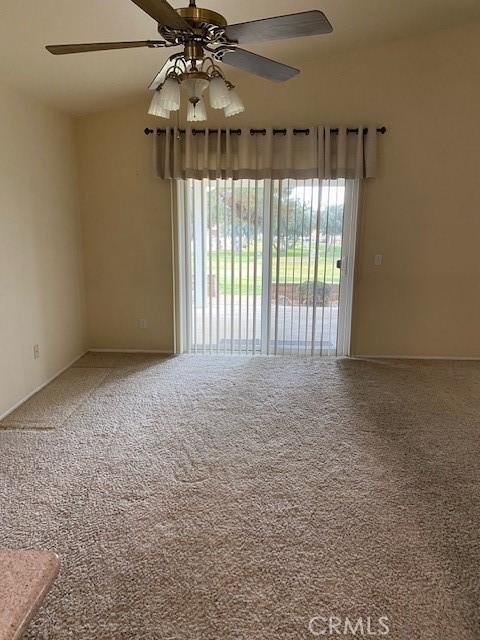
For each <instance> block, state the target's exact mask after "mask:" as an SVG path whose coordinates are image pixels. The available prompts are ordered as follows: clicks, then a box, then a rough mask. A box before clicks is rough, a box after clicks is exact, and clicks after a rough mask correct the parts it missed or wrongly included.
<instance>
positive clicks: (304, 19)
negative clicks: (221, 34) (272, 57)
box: [225, 11, 333, 44]
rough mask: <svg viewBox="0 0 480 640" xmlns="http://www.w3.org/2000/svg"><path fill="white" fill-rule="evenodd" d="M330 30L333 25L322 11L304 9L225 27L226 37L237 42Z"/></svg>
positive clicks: (313, 34) (283, 37)
mask: <svg viewBox="0 0 480 640" xmlns="http://www.w3.org/2000/svg"><path fill="white" fill-rule="evenodd" d="M331 31H333V27H332V25H331V24H330V22H329V21H328V19H327V17H326V16H325V14H324V13H323V12H322V11H304V12H302V13H292V14H290V15H287V16H276V17H275V18H265V19H264V20H253V21H252V22H242V23H240V24H230V25H228V27H225V35H226V36H227V38H228V39H229V40H233V41H235V42H238V43H239V44H244V43H245V42H262V41H265V40H283V39H286V38H303V37H305V36H317V35H321V34H324V33H330V32H331Z"/></svg>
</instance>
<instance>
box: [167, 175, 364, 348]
mask: <svg viewBox="0 0 480 640" xmlns="http://www.w3.org/2000/svg"><path fill="white" fill-rule="evenodd" d="M357 191H358V184H357V183H356V182H355V181H348V180H347V181H346V180H323V181H321V180H293V179H290V180H271V181H270V180H186V181H179V182H178V192H177V205H178V206H177V217H176V221H177V232H178V238H177V248H178V251H177V253H178V278H177V281H178V288H177V290H178V293H179V296H178V305H177V310H178V314H179V322H178V329H179V350H180V351H184V352H194V353H219V354H225V353H237V354H238V353H243V354H258V353H264V354H279V355H290V354H292V355H303V356H304V355H336V354H340V355H344V354H347V353H348V348H349V327H350V318H349V314H350V308H351V286H352V278H351V275H352V274H351V273H349V269H348V268H347V267H350V266H351V267H353V251H354V246H355V228H354V227H355V221H356V206H357ZM351 270H352V269H350V271H351Z"/></svg>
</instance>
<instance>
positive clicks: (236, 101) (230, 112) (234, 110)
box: [223, 89, 245, 118]
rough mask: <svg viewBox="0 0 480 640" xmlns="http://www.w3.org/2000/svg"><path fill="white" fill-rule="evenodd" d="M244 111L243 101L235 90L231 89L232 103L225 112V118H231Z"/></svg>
mask: <svg viewBox="0 0 480 640" xmlns="http://www.w3.org/2000/svg"><path fill="white" fill-rule="evenodd" d="M244 111H245V105H244V104H243V102H242V99H241V98H240V96H239V95H238V93H237V92H236V91H235V89H230V103H229V104H228V105H227V106H226V107H225V109H224V110H223V112H224V114H225V117H226V118H230V117H231V116H236V115H238V114H239V113H243V112H244Z"/></svg>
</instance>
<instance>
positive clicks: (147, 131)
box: [144, 127, 387, 136]
mask: <svg viewBox="0 0 480 640" xmlns="http://www.w3.org/2000/svg"><path fill="white" fill-rule="evenodd" d="M165 131H166V129H149V128H148V127H147V128H146V129H145V130H144V133H145V135H146V136H149V135H150V134H152V133H156V134H157V135H160V134H161V133H165ZM178 131H179V132H180V133H185V129H179V130H178ZM220 131H221V132H223V131H225V129H221V130H220ZM209 132H210V133H218V129H209ZM358 132H359V130H358V129H347V133H358ZM198 133H205V129H192V134H193V135H194V136H195V135H197V134H198ZM230 133H233V134H237V135H240V134H241V133H242V130H241V129H230ZM256 133H259V134H261V135H263V136H265V135H266V134H267V130H266V129H250V135H252V136H253V135H255V134H256ZM273 133H274V134H282V135H284V136H286V135H287V130H286V129H273ZM293 133H294V135H296V134H297V133H304V134H305V135H307V136H308V135H310V129H294V130H293ZM330 133H338V129H330ZM363 133H364V134H365V133H368V127H366V128H365V129H363ZM377 133H381V134H382V135H383V134H384V133H387V128H386V127H379V128H378V129H377Z"/></svg>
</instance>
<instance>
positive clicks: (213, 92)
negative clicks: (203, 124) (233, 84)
mask: <svg viewBox="0 0 480 640" xmlns="http://www.w3.org/2000/svg"><path fill="white" fill-rule="evenodd" d="M228 104H230V91H229V89H228V87H227V84H226V82H225V80H224V79H223V78H220V77H218V76H216V77H215V78H212V79H211V80H210V106H211V107H212V109H223V108H224V107H226V106H227V105H228Z"/></svg>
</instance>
